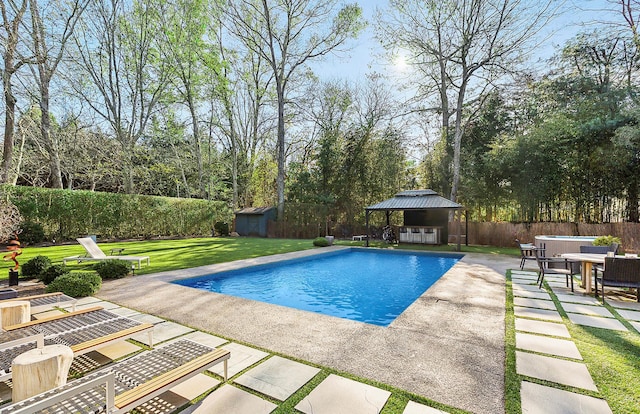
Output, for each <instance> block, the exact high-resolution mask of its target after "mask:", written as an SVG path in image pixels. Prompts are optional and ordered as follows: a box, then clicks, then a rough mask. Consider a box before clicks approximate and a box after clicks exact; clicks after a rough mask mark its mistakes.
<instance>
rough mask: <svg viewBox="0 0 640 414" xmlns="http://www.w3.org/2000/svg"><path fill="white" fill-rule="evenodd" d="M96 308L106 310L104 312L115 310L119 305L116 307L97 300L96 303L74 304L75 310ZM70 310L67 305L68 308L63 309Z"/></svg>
mask: <svg viewBox="0 0 640 414" xmlns="http://www.w3.org/2000/svg"><path fill="white" fill-rule="evenodd" d="M96 306H101V307H102V309H106V310H111V309H117V308H119V307H120V305H116V304H115V303H111V302H107V301H105V300H99V301H97V302H88V303H82V304H80V303H78V304H76V310H82V309H88V308H94V307H96ZM71 308H72V306H71V305H68V306H65V307H64V308H63V309H64V310H68V311H71Z"/></svg>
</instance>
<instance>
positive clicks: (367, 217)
mask: <svg viewBox="0 0 640 414" xmlns="http://www.w3.org/2000/svg"><path fill="white" fill-rule="evenodd" d="M369 214H371V211H370V210H365V213H364V222H365V225H366V226H367V238H366V241H365V242H364V245H365V247H369Z"/></svg>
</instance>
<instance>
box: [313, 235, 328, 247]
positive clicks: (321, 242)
mask: <svg viewBox="0 0 640 414" xmlns="http://www.w3.org/2000/svg"><path fill="white" fill-rule="evenodd" d="M313 245H314V246H318V247H327V246H328V245H329V240H327V239H325V238H324V237H316V238H315V239H314V240H313Z"/></svg>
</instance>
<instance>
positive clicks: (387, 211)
mask: <svg viewBox="0 0 640 414" xmlns="http://www.w3.org/2000/svg"><path fill="white" fill-rule="evenodd" d="M385 213H386V214H387V226H389V225H390V224H389V223H390V221H389V216H390V215H391V212H390V211H389V210H386V211H385Z"/></svg>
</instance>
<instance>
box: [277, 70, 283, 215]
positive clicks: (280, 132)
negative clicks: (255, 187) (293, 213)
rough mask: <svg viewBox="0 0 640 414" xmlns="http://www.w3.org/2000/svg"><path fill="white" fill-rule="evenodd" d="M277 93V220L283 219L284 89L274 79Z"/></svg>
mask: <svg viewBox="0 0 640 414" xmlns="http://www.w3.org/2000/svg"><path fill="white" fill-rule="evenodd" d="M276 89H277V93H278V143H277V145H276V151H277V159H278V176H277V178H276V188H277V193H278V220H280V221H284V173H285V171H284V90H283V86H282V82H281V81H280V80H279V79H276Z"/></svg>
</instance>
